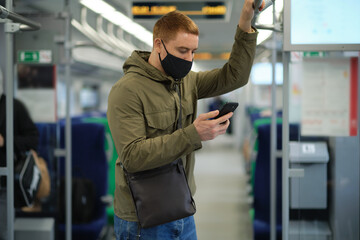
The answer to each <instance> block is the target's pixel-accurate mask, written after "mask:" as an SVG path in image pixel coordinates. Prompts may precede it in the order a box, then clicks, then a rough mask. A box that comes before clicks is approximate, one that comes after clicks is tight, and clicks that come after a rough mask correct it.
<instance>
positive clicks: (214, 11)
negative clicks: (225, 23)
mask: <svg viewBox="0 0 360 240" xmlns="http://www.w3.org/2000/svg"><path fill="white" fill-rule="evenodd" d="M175 10H177V11H179V12H182V13H184V14H185V15H188V16H189V17H190V18H192V19H225V16H226V12H227V7H226V5H225V3H224V2H221V1H215V2H213V1H209V2H207V1H204V2H203V1H201V2H194V1H191V2H190V1H186V2H185V1H184V2H175V1H174V2H172V1H165V2H164V1H162V2H160V1H159V2H156V1H150V2H134V3H133V6H132V14H133V18H134V19H152V18H159V17H161V16H162V15H165V14H166V13H168V12H171V11H175Z"/></svg>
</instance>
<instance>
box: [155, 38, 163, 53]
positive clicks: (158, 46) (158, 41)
mask: <svg viewBox="0 0 360 240" xmlns="http://www.w3.org/2000/svg"><path fill="white" fill-rule="evenodd" d="M154 50H155V51H156V52H157V53H160V51H161V39H160V38H155V40H154Z"/></svg>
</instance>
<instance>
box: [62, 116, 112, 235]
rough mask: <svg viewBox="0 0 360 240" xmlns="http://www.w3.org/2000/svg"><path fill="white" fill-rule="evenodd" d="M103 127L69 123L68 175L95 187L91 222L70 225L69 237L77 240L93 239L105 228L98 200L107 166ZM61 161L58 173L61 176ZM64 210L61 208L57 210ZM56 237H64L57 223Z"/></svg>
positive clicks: (102, 207) (102, 206)
mask: <svg viewBox="0 0 360 240" xmlns="http://www.w3.org/2000/svg"><path fill="white" fill-rule="evenodd" d="M64 129H65V126H64V125H62V126H61V145H62V146H64ZM104 136H105V133H104V126H103V125H101V124H97V123H80V122H76V123H73V124H72V171H73V173H72V176H73V177H74V178H76V177H79V178H87V179H90V180H91V181H92V182H93V183H94V185H95V192H96V199H95V207H94V213H93V219H92V220H91V221H90V222H89V223H82V224H73V225H72V238H73V239H77V240H82V239H84V240H85V239H86V240H92V239H94V240H95V239H97V238H98V237H99V235H100V232H101V230H102V229H103V228H104V227H105V226H106V223H107V216H106V204H104V203H103V202H102V200H101V197H103V196H106V195H107V192H108V163H107V159H106V154H105V150H104V138H105V137H104ZM64 168H65V166H64V161H61V164H60V174H61V175H62V176H64ZM60 211H65V209H60ZM59 235H60V236H59V237H60V239H63V238H64V236H65V225H64V224H59Z"/></svg>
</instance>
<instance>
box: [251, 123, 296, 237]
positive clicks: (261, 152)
mask: <svg viewBox="0 0 360 240" xmlns="http://www.w3.org/2000/svg"><path fill="white" fill-rule="evenodd" d="M298 128H299V127H298V125H290V136H289V137H290V139H296V138H297V137H298V132H299V130H298ZM270 131H271V125H270V124H263V125H259V126H258V144H259V145H258V154H257V158H256V166H255V181H254V210H255V215H254V223H253V227H254V239H255V240H269V239H270ZM276 146H277V149H278V150H281V149H282V124H279V123H278V124H277V142H276ZM276 162H277V164H276V172H277V174H276V232H277V239H281V234H282V233H281V231H282V158H277V159H276Z"/></svg>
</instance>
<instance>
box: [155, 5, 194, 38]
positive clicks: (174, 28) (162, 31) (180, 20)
mask: <svg viewBox="0 0 360 240" xmlns="http://www.w3.org/2000/svg"><path fill="white" fill-rule="evenodd" d="M180 31H184V32H186V33H190V34H194V35H197V36H199V28H198V26H197V25H196V24H195V23H194V21H193V20H191V19H190V18H189V17H188V16H186V15H185V14H182V13H180V12H179V11H172V12H169V13H167V14H165V15H164V16H162V17H161V18H160V19H159V20H158V21H157V22H156V23H155V26H154V29H153V40H155V38H161V39H162V40H164V41H168V40H172V39H174V38H175V37H176V34H177V33H178V32H180Z"/></svg>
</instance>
